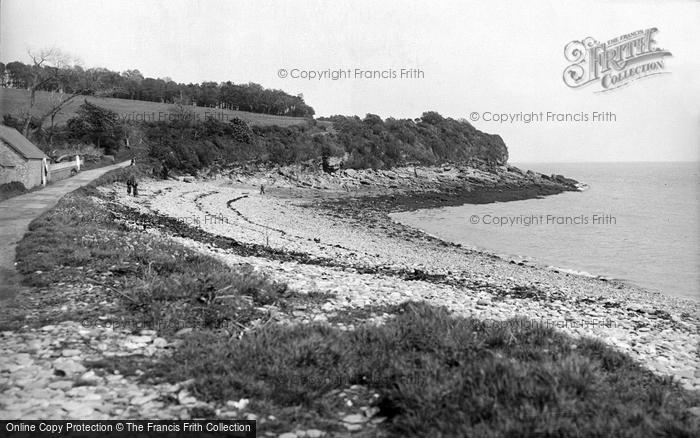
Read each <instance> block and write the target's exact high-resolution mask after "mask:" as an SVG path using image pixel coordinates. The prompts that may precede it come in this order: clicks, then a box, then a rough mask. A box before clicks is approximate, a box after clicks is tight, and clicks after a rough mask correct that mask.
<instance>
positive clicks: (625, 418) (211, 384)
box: [17, 172, 700, 437]
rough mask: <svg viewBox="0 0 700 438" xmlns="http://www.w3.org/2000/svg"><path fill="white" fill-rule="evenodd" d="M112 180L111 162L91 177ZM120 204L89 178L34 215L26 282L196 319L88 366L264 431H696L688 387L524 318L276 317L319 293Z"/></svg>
mask: <svg viewBox="0 0 700 438" xmlns="http://www.w3.org/2000/svg"><path fill="white" fill-rule="evenodd" d="M122 178H123V176H121V175H120V174H119V173H118V172H114V173H110V174H107V175H105V176H104V177H102V178H101V179H100V180H99V181H97V182H96V183H97V184H102V183H111V182H113V181H116V180H120V179H122ZM121 208H123V207H121V206H118V205H115V204H112V203H111V201H110V200H109V199H106V198H104V197H101V196H99V195H98V194H97V192H96V190H94V188H93V187H88V188H86V189H82V190H79V191H77V192H74V193H73V194H71V195H69V196H67V197H65V198H64V199H63V200H61V201H60V202H59V204H58V205H57V206H56V208H54V209H52V210H51V211H49V212H47V213H46V214H44V215H43V216H42V217H40V218H39V219H37V220H36V221H34V222H33V223H32V225H31V226H30V231H29V233H28V234H27V235H26V236H25V237H24V239H23V240H22V242H21V243H20V244H19V246H18V253H17V254H18V256H17V257H18V270H19V271H20V272H21V273H22V274H23V275H24V281H25V283H26V284H27V285H31V286H36V287H41V288H45V289H48V290H52V291H54V293H55V295H56V302H55V303H54V305H61V303H60V298H61V295H60V292H61V290H62V289H63V288H65V287H66V285H70V284H90V285H92V286H95V287H96V289H97V290H99V291H102V292H103V293H105V294H107V295H108V296H111V297H112V298H113V299H114V301H115V303H117V308H116V309H117V310H116V312H121V315H122V316H123V317H130V318H139V319H140V320H142V321H145V322H147V324H150V325H151V326H152V327H158V329H159V330H160V331H161V333H160V334H161V335H164V336H166V337H172V336H173V335H174V331H175V330H174V329H172V328H173V327H178V328H179V327H191V328H193V329H194V330H192V331H191V332H190V333H188V334H186V335H184V337H182V341H183V342H182V343H181V344H180V345H179V346H178V348H177V349H175V351H174V352H173V354H172V355H171V356H164V357H159V358H146V357H138V356H137V357H127V358H113V359H109V360H105V361H101V362H95V363H93V364H92V366H93V367H94V368H95V369H96V370H97V371H99V372H106V371H111V370H113V369H115V368H116V369H119V370H120V371H121V372H122V373H123V374H126V375H133V376H139V377H138V378H140V379H143V380H144V381H146V382H161V381H167V382H173V383H174V382H181V381H183V380H188V379H193V384H192V386H191V390H192V392H193V393H194V395H196V396H197V398H199V399H201V400H205V401H207V402H210V403H212V405H223V404H225V403H226V402H227V401H230V400H239V399H241V398H249V399H250V400H251V402H250V405H249V406H248V408H247V412H251V413H255V414H257V415H258V417H259V418H260V421H259V430H262V431H269V432H275V433H281V432H288V431H290V430H295V429H297V428H317V429H322V430H325V431H328V432H329V433H330V434H331V435H332V434H334V433H340V432H346V431H347V425H348V422H347V421H343V420H344V419H347V416H348V415H350V416H352V421H353V422H352V424H351V425H357V424H361V425H362V427H363V428H364V429H362V430H363V431H364V433H365V435H378V436H382V435H384V436H680V437H683V436H687V437H690V436H695V434H696V433H697V431H698V427H699V425H698V420H697V418H696V417H695V416H694V415H693V414H691V413H690V412H689V411H688V408H689V407H692V406H697V405H698V403H700V400H698V396H697V394H691V393H689V392H686V391H683V390H682V389H680V388H679V387H678V385H677V384H675V383H674V382H672V381H670V380H669V379H662V378H659V377H657V376H655V375H653V374H652V373H651V372H649V371H648V370H645V369H644V368H642V367H640V366H639V365H637V364H636V363H635V362H634V361H633V360H632V359H630V358H629V357H628V356H626V355H624V354H622V353H619V352H617V351H614V350H612V349H611V348H609V347H607V346H605V345H604V344H602V343H600V342H598V341H594V340H588V339H584V340H580V339H573V338H571V337H568V336H565V335H563V334H561V333H559V332H556V331H554V330H553V329H551V328H545V327H542V326H541V325H538V324H536V323H534V322H532V321H528V320H524V319H515V320H510V321H508V322H507V323H505V324H499V325H485V324H483V323H482V322H481V321H479V320H478V319H473V318H457V317H454V316H453V315H451V314H449V312H448V311H447V310H445V309H443V308H435V307H430V306H428V305H425V304H423V303H407V304H404V305H402V306H398V307H391V308H382V309H372V308H369V309H365V310H366V311H365V312H357V313H358V314H365V315H366V316H370V315H372V314H376V313H382V312H386V313H390V314H391V317H390V318H389V319H388V321H387V322H386V323H385V324H383V325H380V326H377V325H374V324H370V323H366V324H362V323H358V321H355V320H354V321H353V325H355V326H356V329H355V330H341V329H339V328H338V326H337V325H336V323H337V322H347V321H346V320H347V319H349V318H353V319H360V320H361V319H362V318H360V317H358V315H355V314H354V312H348V314H347V315H342V314H338V315H336V317H335V318H329V320H331V322H330V323H311V324H291V325H288V324H278V323H276V322H274V320H273V319H272V318H270V309H272V308H274V309H277V310H278V311H279V312H281V313H283V314H293V312H294V310H295V309H298V308H303V307H312V306H318V305H319V304H320V303H323V302H324V301H325V300H326V299H327V298H328V297H325V296H318V295H312V296H309V295H305V294H301V293H299V292H296V291H293V290H290V289H289V288H288V287H286V286H285V285H283V284H279V283H275V282H274V281H271V280H270V279H269V278H266V277H264V276H263V275H261V274H259V273H257V272H256V271H254V270H253V269H252V268H251V267H249V266H240V267H235V268H233V267H230V266H227V265H224V264H223V263H222V262H220V261H219V260H217V259H214V258H211V257H208V256H203V255H201V254H199V253H196V252H194V251H191V250H189V249H187V248H185V247H183V246H182V245H180V244H177V243H174V242H173V241H171V240H169V239H168V238H167V237H166V236H159V235H155V234H151V233H149V232H147V230H146V229H145V228H146V227H145V223H140V222H138V220H135V221H132V220H124V219H123V216H122V215H121V214H120V211H121V210H120V209H121ZM132 217H136V218H138V216H132ZM193 235H194V234H193ZM88 298H89V297H87V296H86V297H85V298H84V299H88ZM100 310H101V309H100V308H99V305H98V306H93V307H88V308H83V309H81V310H79V312H82V313H81V314H76V313H73V314H70V313H68V314H66V313H65V312H64V313H62V314H61V315H60V318H63V319H68V318H72V319H76V318H77V317H79V316H80V317H85V315H90V316H96V315H99V314H100ZM360 316H361V315H360ZM56 318H59V316H57V317H56ZM260 321H264V322H268V323H267V324H259V323H258V322H260ZM30 322H32V323H36V324H43V323H46V322H52V321H51V320H50V319H47V318H45V319H44V320H41V321H30ZM360 322H361V321H360ZM22 323H23V324H25V323H26V320H22ZM232 327H237V328H239V329H240V330H239V329H231V328H232ZM222 328H223V329H222ZM137 370H140V371H144V373H143V374H142V373H140V372H137ZM349 394H352V396H353V398H352V400H349V399H348V398H347V397H348V395H349ZM348 401H351V403H350V404H348ZM200 414H201V415H203V416H207V417H213V416H214V415H215V414H214V413H213V412H204V411H203V412H200ZM270 415H272V416H273V417H270ZM263 420H264V422H263Z"/></svg>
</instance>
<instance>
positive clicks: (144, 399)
mask: <svg viewBox="0 0 700 438" xmlns="http://www.w3.org/2000/svg"><path fill="white" fill-rule="evenodd" d="M157 398H158V394H149V395H138V396H136V397H134V398H132V399H131V400H130V403H131V404H132V405H134V406H140V405H144V404H146V403H148V402H149V401H151V400H155V399H157Z"/></svg>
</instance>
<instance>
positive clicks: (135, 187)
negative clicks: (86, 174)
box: [126, 158, 265, 196]
mask: <svg viewBox="0 0 700 438" xmlns="http://www.w3.org/2000/svg"><path fill="white" fill-rule="evenodd" d="M135 165H136V159H135V158H132V159H131V163H130V164H129V167H134V166H135ZM160 176H161V178H163V179H168V177H169V175H168V167H167V166H166V165H165V163H163V166H162V167H161V171H160ZM126 194H127V195H132V196H138V195H139V183H138V180H137V179H136V172H135V171H134V170H130V171H129V175H128V176H127V178H126ZM260 194H261V195H264V194H265V186H264V185H262V184H260Z"/></svg>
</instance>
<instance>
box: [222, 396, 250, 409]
mask: <svg viewBox="0 0 700 438" xmlns="http://www.w3.org/2000/svg"><path fill="white" fill-rule="evenodd" d="M249 402H250V400H248V399H247V398H242V399H240V400H238V401H233V400H229V401H227V402H226V406H228V407H230V408H234V409H238V410H240V411H242V410H244V409H245V408H246V407H248V403H249Z"/></svg>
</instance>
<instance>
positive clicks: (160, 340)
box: [153, 338, 168, 348]
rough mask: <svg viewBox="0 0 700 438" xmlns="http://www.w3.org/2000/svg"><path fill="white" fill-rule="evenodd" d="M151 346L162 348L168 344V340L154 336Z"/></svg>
mask: <svg viewBox="0 0 700 438" xmlns="http://www.w3.org/2000/svg"><path fill="white" fill-rule="evenodd" d="M153 346H154V347H156V348H164V347H167V346H168V341H167V340H166V339H165V338H155V339H154V340H153Z"/></svg>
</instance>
